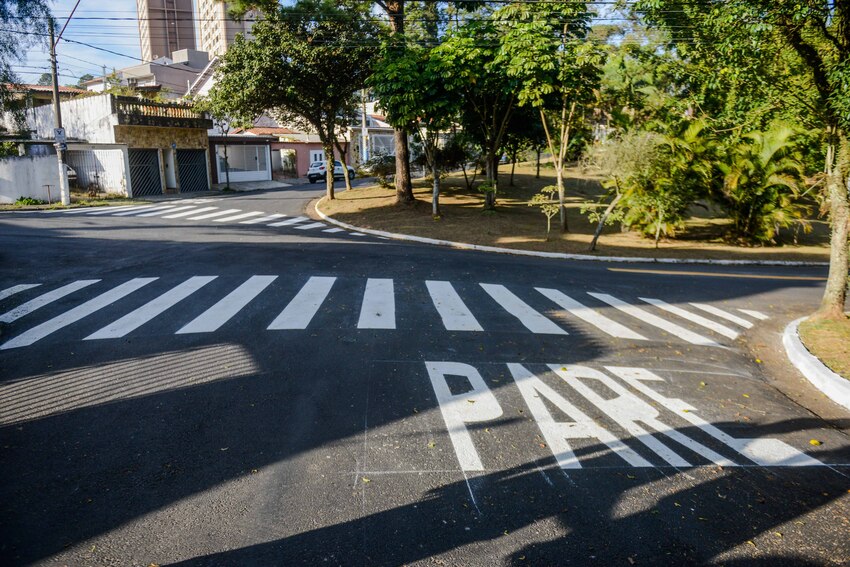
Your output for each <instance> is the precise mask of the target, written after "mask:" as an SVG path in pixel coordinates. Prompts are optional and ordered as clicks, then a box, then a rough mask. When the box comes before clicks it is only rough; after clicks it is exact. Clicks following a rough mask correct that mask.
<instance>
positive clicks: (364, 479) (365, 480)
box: [363, 476, 372, 484]
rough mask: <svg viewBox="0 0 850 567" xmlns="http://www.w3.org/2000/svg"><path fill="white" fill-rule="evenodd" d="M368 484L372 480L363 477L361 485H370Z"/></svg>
mask: <svg viewBox="0 0 850 567" xmlns="http://www.w3.org/2000/svg"><path fill="white" fill-rule="evenodd" d="M370 482H372V479H370V478H368V477H365V476H364V477H363V484H367V483H370Z"/></svg>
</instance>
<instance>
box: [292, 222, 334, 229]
mask: <svg viewBox="0 0 850 567" xmlns="http://www.w3.org/2000/svg"><path fill="white" fill-rule="evenodd" d="M320 226H328V225H326V224H325V223H323V222H311V223H310V224H299V225H298V226H296V227H295V229H296V230H312V229H314V228H319V227H320Z"/></svg>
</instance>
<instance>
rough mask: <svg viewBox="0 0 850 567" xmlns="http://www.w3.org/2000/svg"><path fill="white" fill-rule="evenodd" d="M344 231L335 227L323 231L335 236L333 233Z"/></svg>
mask: <svg viewBox="0 0 850 567" xmlns="http://www.w3.org/2000/svg"><path fill="white" fill-rule="evenodd" d="M343 230H344V229H342V228H339V227H338V226H335V227H333V228H328V229H325V230H323V231H322V232H329V233H331V234H333V233H336V232H343Z"/></svg>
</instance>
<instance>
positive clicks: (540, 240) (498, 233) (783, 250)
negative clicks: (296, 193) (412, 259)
mask: <svg viewBox="0 0 850 567" xmlns="http://www.w3.org/2000/svg"><path fill="white" fill-rule="evenodd" d="M567 175H568V179H567V180H566V187H567V222H568V225H569V230H570V232H568V233H566V234H560V233H558V232H557V226H556V225H557V220H556V219H553V225H555V226H554V228H553V230H552V234H551V235H550V239H549V240H548V241H547V240H546V217H545V216H544V215H543V214H542V213H541V212H540V210H539V209H538V208H537V207H529V206H528V200H529V199H530V198H531V196H532V195H534V194H535V193H536V192H538V191H539V190H540V189H541V188H542V187H543V186H546V185H552V184H554V183H555V173H554V169H553V168H552V167H551V166H550V167H543V168H541V173H540V179H537V178H535V168H534V164H532V163H528V164H519V165H517V168H516V174H515V185H514V186H513V187H512V186H510V184H509V183H510V165H503V166H502V167H501V168H500V173H499V195H498V203H497V209H498V210H497V212H495V213H485V212H483V210H482V206H483V195H481V194H479V193H470V192H469V191H467V189H466V185H465V182H464V179H463V175H462V174H461V173H453V174H452V175H450V176H449V177H448V178H447V179H445V180H444V182H443V187H442V195H441V198H440V206H441V211H442V217H441V218H440V219H438V220H434V219H433V218H432V216H431V186H430V181H428V180H417V181H415V182H414V185H415V190H414V193H415V195H416V199H417V202H416V203H415V204H414V205H413V206H404V205H397V204H396V203H395V191H394V190H393V189H386V188H381V187H378V186H373V187H368V188H357V189H353V190H352V191H345V190H344V189H343V190H338V192H337V193H336V196H337V198H336V199H335V200H333V201H327V200H325V201H323V202H322V203H321V206H320V208H321V210H322V211H323V212H324V213H325V214H328V215H330V216H332V217H334V218H335V219H338V220H340V221H343V222H347V223H350V224H353V225H356V226H360V227H364V228H372V229H377V230H385V231H388V232H396V233H403V234H414V235H417V236H425V237H430V238H438V239H442V240H450V241H454V242H464V243H469V244H481V245H488V246H500V247H503V248H516V249H524V250H539V251H546V252H563V253H574V254H588V253H589V252H588V245H589V243H590V240H591V238H592V236H593V231H594V229H595V225H594V224H591V223H590V222H589V221H588V220H587V217H586V216H584V215H582V214H581V208H582V206H583V205H585V204H586V203H588V202H596V201H598V199H599V197H600V196H601V195H603V194H604V189H603V188H602V186H601V184H600V178H599V177H597V176H594V175H592V174H588V173H585V172H582V171H581V170H580V169H578V168H574V169H571V170H569V172H568V174H567ZM481 181H482V177H481V176H479V177H478V179H477V180H476V183H480V182H481ZM728 224H729V221H728V219H724V218H723V217H722V216H721V213H720V212H719V211H717V210H716V209H714V208H711V207H708V206H703V207H700V206H695V207H693V210H692V216H691V218H690V219H688V221H687V224H686V227H685V230H684V231H683V232H682V233H681V234H678V235H677V236H676V238H673V239H666V240H663V241H662V242H661V243H660V244H659V247H658V249H656V248H655V244H654V242H653V241H652V239H648V238H645V237H643V236H641V235H640V234H638V233H635V232H621V231H620V229H619V226H611V227H606V228H605V231H604V232H603V235H602V237H601V238H600V239H599V242H598V244H597V247H596V252H593V253H592V254H596V255H599V256H650V257H667V258H730V259H752V260H800V261H819V262H825V261H828V260H829V248H828V245H829V228H828V226H827V224H826V223H825V222H823V221H822V220H819V219H813V221H812V226H813V229H814V230H813V232H812V233H810V234H802V231H800V234H799V235H798V236H799V241H798V242H797V244H794V243H793V236H794V235H793V233H792V231H786V232H784V233H782V235H781V240H782V242H783V244H782V245H781V246H736V245H734V244H730V243H729V242H727V241H726V240H724V236H725V234H726V228H727V226H728Z"/></svg>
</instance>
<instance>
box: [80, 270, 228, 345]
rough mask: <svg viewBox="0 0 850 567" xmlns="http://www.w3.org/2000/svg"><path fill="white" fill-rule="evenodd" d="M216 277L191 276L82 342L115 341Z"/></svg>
mask: <svg viewBox="0 0 850 567" xmlns="http://www.w3.org/2000/svg"><path fill="white" fill-rule="evenodd" d="M217 277H218V276H193V277H191V278H189V279H188V280H186V281H185V282H183V283H181V284H179V285H178V286H176V287H174V288H172V289H170V290H168V291H166V292H165V293H163V294H162V295H160V296H159V297H157V298H156V299H153V300H151V301H148V302H147V303H145V304H144V305H142V306H141V307H139V308H138V309H135V310H134V311H131V312H130V313H127V314H126V315H124V316H123V317H121V318H120V319H118V320H117V321H113V322H112V323H110V324H109V325H107V326H106V327H104V328H102V329H100V330H99V331H95V332H94V333H92V334H91V335H89V336H87V337H86V338H85V339H84V340H86V341H90V340H96V339H117V338H120V337H123V336H125V335H127V334H128V333H130V332H132V331H135V330H136V329H138V328H139V327H141V326H142V325H144V324H145V323H147V322H148V321H150V320H151V319H153V318H154V317H156V316H157V315H159V314H161V313H162V312H163V311H165V310H166V309H168V308H170V307H172V306H174V305H175V304H176V303H178V302H179V301H182V300H184V299H186V298H187V297H189V296H190V295H192V294H193V293H195V292H196V291H198V290H199V289H201V288H202V287H204V286H205V285H207V284H208V283H210V282H211V281H213V280H214V279H216V278H217Z"/></svg>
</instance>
